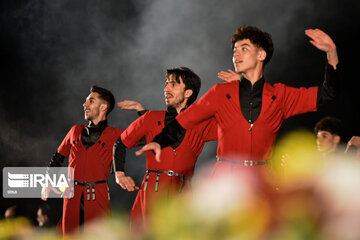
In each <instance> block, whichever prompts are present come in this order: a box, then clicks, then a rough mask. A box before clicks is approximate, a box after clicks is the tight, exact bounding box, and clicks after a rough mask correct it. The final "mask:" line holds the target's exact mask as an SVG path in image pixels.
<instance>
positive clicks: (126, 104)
mask: <svg viewBox="0 0 360 240" xmlns="http://www.w3.org/2000/svg"><path fill="white" fill-rule="evenodd" d="M117 105H118V107H120V108H121V109H123V110H136V111H138V112H139V111H143V110H145V108H144V107H143V105H141V103H139V102H137V101H133V100H124V101H121V102H118V103H117Z"/></svg>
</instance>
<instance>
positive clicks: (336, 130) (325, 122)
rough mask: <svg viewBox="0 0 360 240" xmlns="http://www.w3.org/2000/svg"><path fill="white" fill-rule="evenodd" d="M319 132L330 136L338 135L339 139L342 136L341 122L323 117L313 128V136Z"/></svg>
mask: <svg viewBox="0 0 360 240" xmlns="http://www.w3.org/2000/svg"><path fill="white" fill-rule="evenodd" d="M319 131H327V132H329V133H331V134H334V135H338V136H340V137H341V135H342V124H341V121H340V120H339V119H336V118H334V117H330V116H327V117H324V118H322V119H320V120H319V121H318V122H317V123H316V125H315V127H314V132H315V134H317V133H318V132H319Z"/></svg>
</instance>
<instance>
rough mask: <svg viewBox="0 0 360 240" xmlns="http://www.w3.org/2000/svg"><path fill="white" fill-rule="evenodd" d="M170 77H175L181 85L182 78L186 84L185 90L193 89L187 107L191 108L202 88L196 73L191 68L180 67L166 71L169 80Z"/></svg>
mask: <svg viewBox="0 0 360 240" xmlns="http://www.w3.org/2000/svg"><path fill="white" fill-rule="evenodd" d="M170 75H175V79H176V82H177V83H180V77H181V79H182V80H183V82H184V84H185V90H187V89H191V90H192V91H193V93H192V94H191V96H190V97H189V99H188V101H187V106H190V105H191V104H192V103H193V102H195V100H196V98H197V96H198V94H199V91H200V87H201V80H200V77H199V76H198V75H196V73H194V72H193V71H192V70H191V69H190V68H187V67H179V68H172V69H167V70H166V76H165V81H166V79H169V77H170Z"/></svg>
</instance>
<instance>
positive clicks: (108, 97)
mask: <svg viewBox="0 0 360 240" xmlns="http://www.w3.org/2000/svg"><path fill="white" fill-rule="evenodd" d="M90 92H92V93H93V92H96V93H98V94H99V97H100V98H101V99H102V100H104V101H105V102H106V103H107V104H108V109H107V112H106V115H108V114H109V113H110V112H111V111H112V110H113V109H114V105H115V97H114V95H113V94H112V93H111V92H110V91H109V90H107V89H105V88H101V87H98V86H95V85H93V86H91V88H90Z"/></svg>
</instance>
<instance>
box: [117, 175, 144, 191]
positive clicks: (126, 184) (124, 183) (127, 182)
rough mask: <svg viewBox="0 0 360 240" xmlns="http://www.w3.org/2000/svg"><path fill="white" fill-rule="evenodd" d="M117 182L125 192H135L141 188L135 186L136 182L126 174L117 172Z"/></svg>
mask: <svg viewBox="0 0 360 240" xmlns="http://www.w3.org/2000/svg"><path fill="white" fill-rule="evenodd" d="M115 181H116V183H117V184H119V185H120V187H122V189H124V190H128V191H129V192H133V191H135V190H139V187H138V186H136V185H135V182H134V180H133V179H132V178H131V177H129V176H126V175H125V172H122V171H116V172H115Z"/></svg>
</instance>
